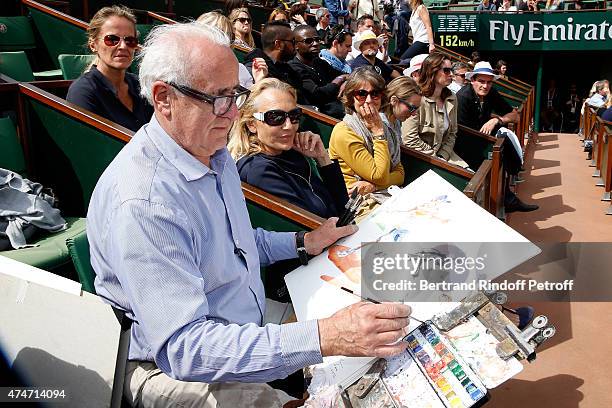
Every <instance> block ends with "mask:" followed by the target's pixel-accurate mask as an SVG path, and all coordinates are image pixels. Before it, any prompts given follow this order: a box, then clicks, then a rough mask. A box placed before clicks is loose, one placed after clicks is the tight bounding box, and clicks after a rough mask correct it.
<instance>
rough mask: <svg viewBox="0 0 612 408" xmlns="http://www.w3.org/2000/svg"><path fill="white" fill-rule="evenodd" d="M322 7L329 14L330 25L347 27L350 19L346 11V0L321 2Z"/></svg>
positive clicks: (324, 0) (325, 0)
mask: <svg viewBox="0 0 612 408" xmlns="http://www.w3.org/2000/svg"><path fill="white" fill-rule="evenodd" d="M323 5H324V6H325V7H326V8H327V9H328V10H329V13H330V14H331V18H330V24H332V25H336V24H339V25H341V26H343V27H347V26H349V24H350V20H351V17H350V12H349V10H348V0H323Z"/></svg>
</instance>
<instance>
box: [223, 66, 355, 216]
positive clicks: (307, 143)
mask: <svg viewBox="0 0 612 408" xmlns="http://www.w3.org/2000/svg"><path fill="white" fill-rule="evenodd" d="M301 116H302V110H301V108H299V107H298V106H297V95H296V91H295V89H293V88H292V87H291V86H290V85H288V84H286V83H284V82H281V81H279V80H278V79H275V78H266V79H264V80H262V81H261V82H259V83H257V84H256V85H255V86H254V87H253V88H252V91H251V95H250V96H249V98H248V99H247V101H246V102H245V104H244V105H243V106H242V108H241V110H240V115H239V117H238V119H237V120H236V122H234V126H233V127H232V130H231V131H230V140H229V143H228V149H229V151H230V153H231V154H232V157H234V159H236V160H237V163H236V166H237V168H238V172H239V173H240V179H241V180H242V181H244V182H246V183H249V184H251V185H253V186H255V187H258V188H261V189H262V190H264V191H266V192H268V193H270V194H274V195H275V196H277V197H279V198H282V199H284V200H287V201H288V202H290V203H292V204H294V205H297V206H298V207H300V208H303V209H305V210H307V211H310V212H311V213H313V214H316V215H318V216H320V217H324V218H328V217H337V216H340V215H341V214H342V212H343V210H344V205H345V204H346V202H347V201H348V195H347V193H346V188H345V186H344V182H343V179H342V172H341V171H340V166H339V165H338V163H337V162H333V161H332V160H331V159H330V158H329V154H328V153H327V150H326V149H325V147H324V146H323V141H322V140H321V138H320V137H319V135H316V134H314V133H312V132H298V128H299V124H300V118H301ZM312 161H314V162H315V163H311V162H312ZM314 164H316V166H317V171H313V169H312V165H314Z"/></svg>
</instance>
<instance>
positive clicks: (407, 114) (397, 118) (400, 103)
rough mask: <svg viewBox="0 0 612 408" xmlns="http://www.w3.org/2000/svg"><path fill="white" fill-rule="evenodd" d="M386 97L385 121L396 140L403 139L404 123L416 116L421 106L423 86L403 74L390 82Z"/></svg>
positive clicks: (384, 107)
mask: <svg viewBox="0 0 612 408" xmlns="http://www.w3.org/2000/svg"><path fill="white" fill-rule="evenodd" d="M385 99H386V100H387V102H386V103H385V105H384V106H383V112H384V115H383V117H382V119H383V123H384V125H385V127H386V128H388V130H389V131H390V133H391V134H393V137H394V138H395V139H396V140H402V123H406V120H409V119H410V118H412V117H414V115H416V114H417V112H418V110H419V107H420V106H421V101H422V98H421V88H420V87H419V86H418V85H417V83H416V82H415V81H414V80H413V79H412V78H408V77H405V76H401V77H399V78H395V79H394V80H393V81H391V82H389V84H388V85H387V89H386V91H385Z"/></svg>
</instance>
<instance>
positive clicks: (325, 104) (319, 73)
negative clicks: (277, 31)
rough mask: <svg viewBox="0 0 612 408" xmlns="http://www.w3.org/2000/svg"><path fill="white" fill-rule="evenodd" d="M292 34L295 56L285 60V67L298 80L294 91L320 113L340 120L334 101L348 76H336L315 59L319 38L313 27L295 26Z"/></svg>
mask: <svg viewBox="0 0 612 408" xmlns="http://www.w3.org/2000/svg"><path fill="white" fill-rule="evenodd" d="M293 34H294V35H295V44H296V51H297V54H296V56H295V58H293V59H292V60H291V61H289V65H290V66H291V68H293V70H294V71H295V72H297V74H298V75H299V77H300V87H299V88H298V90H299V91H301V93H302V94H303V95H304V96H305V97H306V99H308V101H309V102H310V103H311V104H313V105H315V106H316V107H318V108H319V110H320V111H321V112H323V113H325V114H326V115H330V116H333V117H335V118H338V119H342V117H343V116H344V108H343V107H342V104H341V103H340V101H339V100H338V94H339V92H340V86H341V85H342V84H343V83H344V81H345V80H346V78H347V76H348V75H347V74H340V75H337V74H336V71H335V70H334V69H333V68H332V67H331V66H330V65H329V64H328V63H327V62H325V61H323V60H322V59H321V58H319V50H320V49H321V38H319V35H318V34H317V30H315V29H314V28H313V27H311V26H309V25H300V26H297V27H296V28H295V29H294V30H293Z"/></svg>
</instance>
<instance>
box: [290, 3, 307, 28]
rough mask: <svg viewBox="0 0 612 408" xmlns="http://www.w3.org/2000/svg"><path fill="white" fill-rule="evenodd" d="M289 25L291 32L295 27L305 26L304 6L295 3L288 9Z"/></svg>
mask: <svg viewBox="0 0 612 408" xmlns="http://www.w3.org/2000/svg"><path fill="white" fill-rule="evenodd" d="M289 24H291V29H292V30H293V29H294V28H295V27H297V26H299V25H302V24H307V23H306V6H305V5H303V4H301V3H295V4H294V5H293V6H291V8H290V9H289Z"/></svg>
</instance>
